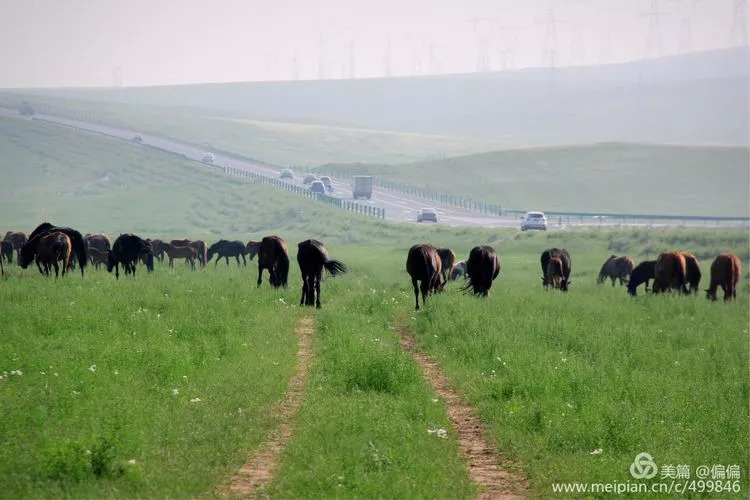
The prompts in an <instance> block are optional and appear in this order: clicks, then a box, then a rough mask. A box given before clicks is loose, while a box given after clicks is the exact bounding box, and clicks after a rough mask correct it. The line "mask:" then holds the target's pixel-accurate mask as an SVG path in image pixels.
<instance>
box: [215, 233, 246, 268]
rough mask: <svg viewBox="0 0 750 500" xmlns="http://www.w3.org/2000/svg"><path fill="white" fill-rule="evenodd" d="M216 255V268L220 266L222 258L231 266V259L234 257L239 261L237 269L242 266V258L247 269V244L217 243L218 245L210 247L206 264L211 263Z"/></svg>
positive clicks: (221, 241)
mask: <svg viewBox="0 0 750 500" xmlns="http://www.w3.org/2000/svg"><path fill="white" fill-rule="evenodd" d="M215 254H216V264H214V267H216V266H218V265H219V261H220V260H221V258H222V257H223V258H224V259H226V261H227V266H228V265H229V257H234V258H235V259H237V267H239V266H240V257H242V263H243V264H244V265H245V267H247V260H245V255H247V249H246V248H245V244H244V243H242V242H241V241H237V240H235V241H229V240H219V241H217V242H216V243H214V244H213V245H211V246H210V247H208V252H207V256H206V262H209V261H210V260H211V259H212V258H213V256H214V255H215Z"/></svg>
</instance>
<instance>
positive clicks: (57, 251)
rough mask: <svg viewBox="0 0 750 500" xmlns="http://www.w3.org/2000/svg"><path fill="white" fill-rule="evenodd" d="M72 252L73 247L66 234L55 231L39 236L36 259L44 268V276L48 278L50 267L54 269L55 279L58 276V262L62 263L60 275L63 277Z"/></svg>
mask: <svg viewBox="0 0 750 500" xmlns="http://www.w3.org/2000/svg"><path fill="white" fill-rule="evenodd" d="M72 252H73V245H72V244H71V242H70V238H69V237H68V235H67V234H65V233H61V232H59V231H55V232H52V233H47V234H44V235H42V236H40V239H39V246H38V247H37V259H38V263H40V264H41V265H43V266H44V274H46V275H47V276H49V270H50V267H54V268H55V279H57V277H58V276H59V274H60V266H58V265H57V262H58V261H61V262H62V275H63V276H65V270H66V269H67V268H68V263H69V261H70V254H71V253H72Z"/></svg>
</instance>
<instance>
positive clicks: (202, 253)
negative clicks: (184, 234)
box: [164, 239, 208, 267]
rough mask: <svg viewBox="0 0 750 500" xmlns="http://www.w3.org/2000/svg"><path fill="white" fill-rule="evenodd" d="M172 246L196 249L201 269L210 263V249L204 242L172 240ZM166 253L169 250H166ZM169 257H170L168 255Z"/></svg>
mask: <svg viewBox="0 0 750 500" xmlns="http://www.w3.org/2000/svg"><path fill="white" fill-rule="evenodd" d="M169 244H170V245H172V246H175V247H184V246H189V247H193V248H194V249H195V255H196V257H197V258H198V262H200V265H201V267H206V263H207V262H208V256H207V253H208V247H207V246H206V242H205V241H203V240H192V241H191V240H188V239H183V240H172V241H170V242H169ZM164 251H165V252H166V251H167V249H166V248H164ZM167 255H169V254H168V253H167Z"/></svg>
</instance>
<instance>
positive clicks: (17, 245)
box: [3, 231, 29, 261]
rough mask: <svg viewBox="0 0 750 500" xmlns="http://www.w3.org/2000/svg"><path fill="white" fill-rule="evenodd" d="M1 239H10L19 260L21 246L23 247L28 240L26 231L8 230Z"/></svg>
mask: <svg viewBox="0 0 750 500" xmlns="http://www.w3.org/2000/svg"><path fill="white" fill-rule="evenodd" d="M3 241H10V243H11V244H12V245H13V249H14V250H15V251H16V255H18V259H19V261H20V259H21V248H23V246H24V245H25V244H26V243H27V242H28V241H29V238H27V237H26V233H23V232H21V231H8V232H7V233H5V237H3Z"/></svg>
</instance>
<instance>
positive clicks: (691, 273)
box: [680, 252, 701, 294]
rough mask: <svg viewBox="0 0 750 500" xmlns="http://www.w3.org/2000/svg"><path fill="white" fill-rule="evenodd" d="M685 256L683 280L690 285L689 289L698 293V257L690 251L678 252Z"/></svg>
mask: <svg viewBox="0 0 750 500" xmlns="http://www.w3.org/2000/svg"><path fill="white" fill-rule="evenodd" d="M680 253H681V254H682V256H683V257H685V281H686V282H687V284H688V285H690V291H691V292H693V293H694V294H697V293H698V285H699V284H700V282H701V268H700V266H699V265H698V259H696V258H695V255H693V254H691V253H690V252H680Z"/></svg>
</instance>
